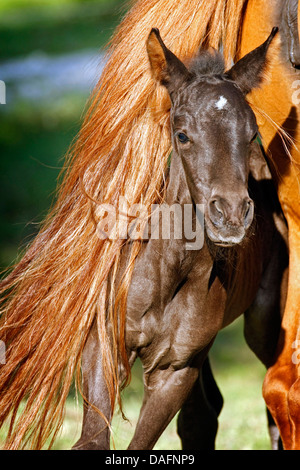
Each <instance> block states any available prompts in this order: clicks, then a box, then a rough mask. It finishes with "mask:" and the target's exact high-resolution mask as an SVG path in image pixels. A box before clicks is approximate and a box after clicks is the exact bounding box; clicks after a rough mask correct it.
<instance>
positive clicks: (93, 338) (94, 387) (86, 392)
mask: <svg viewBox="0 0 300 470" xmlns="http://www.w3.org/2000/svg"><path fill="white" fill-rule="evenodd" d="M100 351H101V349H100V344H99V337H98V333H97V326H96V323H94V325H93V327H92V328H91V331H90V333H89V336H88V339H87V342H86V345H85V347H84V350H83V355H82V380H83V396H84V398H85V400H86V402H85V403H84V411H83V425H82V432H81V437H80V439H79V440H78V441H77V442H76V444H75V445H74V447H73V449H76V450H83V449H85V450H97V449H109V448H110V432H109V425H108V424H109V423H110V420H111V407H110V399H109V395H108V390H107V388H106V384H105V379H104V376H103V370H102V361H101V352H100Z"/></svg>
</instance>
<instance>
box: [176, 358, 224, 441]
mask: <svg viewBox="0 0 300 470" xmlns="http://www.w3.org/2000/svg"><path fill="white" fill-rule="evenodd" d="M222 406H223V398H222V395H221V393H220V390H219V388H218V386H217V384H216V382H215V379H214V377H213V374H212V371H211V368H210V363H209V359H208V357H207V358H206V360H205V362H204V364H203V366H202V368H201V369H200V371H199V377H198V379H197V380H196V382H195V385H194V386H193V389H192V391H191V393H190V395H189V396H188V398H187V400H186V401H185V403H184V405H183V407H182V408H181V411H180V414H179V416H178V434H179V436H180V439H181V442H182V448H183V449H185V450H188V449H194V450H213V449H214V448H215V439H216V434H217V430H218V416H219V414H220V411H221V409H222Z"/></svg>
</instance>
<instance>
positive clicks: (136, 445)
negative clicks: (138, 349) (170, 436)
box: [128, 367, 199, 450]
mask: <svg viewBox="0 0 300 470" xmlns="http://www.w3.org/2000/svg"><path fill="white" fill-rule="evenodd" d="M198 372H199V371H198V369H197V368H192V367H186V368H184V369H180V370H174V369H173V370H172V368H171V367H169V369H166V370H159V369H156V370H155V371H153V372H152V373H151V374H150V375H149V376H148V377H147V384H146V385H145V394H144V402H143V406H142V408H141V411H140V416H139V420H138V423H137V426H136V429H135V433H134V436H133V438H132V441H131V443H130V445H129V447H128V449H130V450H150V449H152V448H153V447H154V445H155V443H156V441H157V440H158V438H159V437H160V435H161V434H162V432H163V431H164V430H165V428H166V427H167V425H168V424H169V423H170V421H171V420H172V418H173V417H174V416H175V414H176V413H177V411H179V410H180V408H181V406H182V404H183V403H184V401H185V399H186V398H187V396H188V394H189V392H190V391H191V389H192V387H193V384H194V382H195V380H196V378H197V377H198Z"/></svg>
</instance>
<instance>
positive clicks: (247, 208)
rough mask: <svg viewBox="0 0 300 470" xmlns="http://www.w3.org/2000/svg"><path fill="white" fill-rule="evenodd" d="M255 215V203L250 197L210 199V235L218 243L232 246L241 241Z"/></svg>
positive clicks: (217, 197)
mask: <svg viewBox="0 0 300 470" xmlns="http://www.w3.org/2000/svg"><path fill="white" fill-rule="evenodd" d="M253 216H254V203H253V201H252V200H251V199H250V198H249V197H245V198H238V199H237V198H236V197H235V198H234V199H233V198H232V199H231V200H229V198H225V197H221V196H214V197H212V198H211V199H210V201H209V203H208V208H207V216H206V231H207V235H208V237H209V238H210V239H211V240H212V241H213V242H214V243H216V244H218V245H222V246H230V245H235V244H238V243H241V241H242V240H243V238H244V237H245V235H246V231H247V229H248V228H249V227H250V225H251V223H252V221H253Z"/></svg>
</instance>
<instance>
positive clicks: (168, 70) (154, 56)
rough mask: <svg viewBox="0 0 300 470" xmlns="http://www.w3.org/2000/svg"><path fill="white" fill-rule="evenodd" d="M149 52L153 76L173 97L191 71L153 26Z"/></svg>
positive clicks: (148, 43)
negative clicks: (166, 44) (167, 45)
mask: <svg viewBox="0 0 300 470" xmlns="http://www.w3.org/2000/svg"><path fill="white" fill-rule="evenodd" d="M147 52H148V57H149V60H150V66H151V71H152V75H153V78H154V79H155V80H157V81H158V82H159V83H160V84H161V85H164V86H165V87H166V88H167V90H168V92H169V94H170V96H171V97H172V94H173V93H174V91H175V90H177V89H178V88H179V87H180V86H181V85H182V84H183V82H184V81H185V80H187V79H188V78H189V76H190V72H189V71H188V69H187V68H186V66H185V65H184V64H183V63H182V62H181V60H179V59H178V58H177V57H176V55H175V54H173V52H171V51H170V50H169V49H168V48H167V47H166V46H165V44H164V42H163V40H162V39H161V36H160V33H159V30H158V29H156V28H153V29H152V30H151V33H150V34H149V36H148V40H147Z"/></svg>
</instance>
